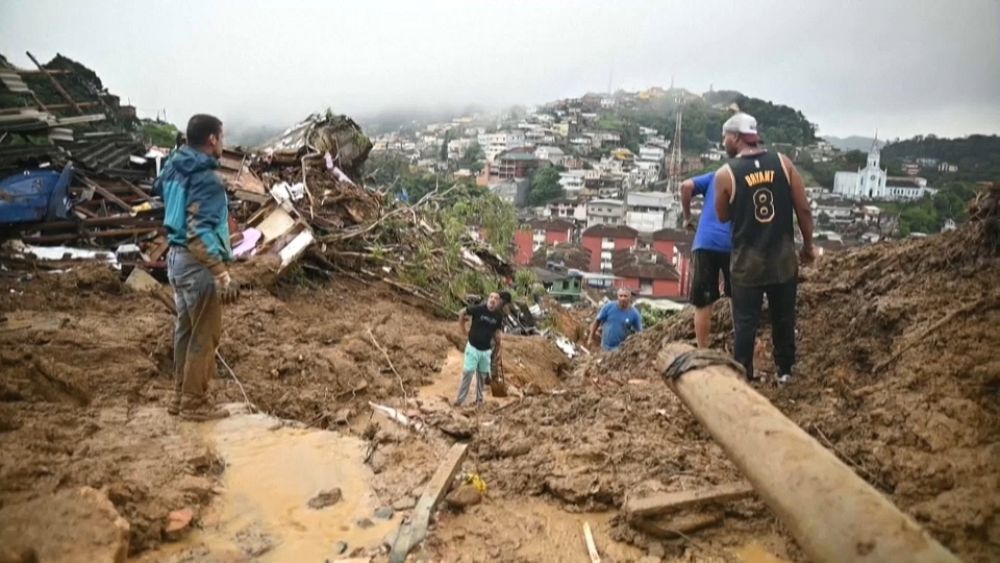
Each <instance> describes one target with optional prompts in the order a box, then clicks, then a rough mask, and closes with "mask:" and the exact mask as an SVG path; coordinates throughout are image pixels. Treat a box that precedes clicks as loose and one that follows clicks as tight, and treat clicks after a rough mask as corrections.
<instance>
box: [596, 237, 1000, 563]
mask: <svg viewBox="0 0 1000 563" xmlns="http://www.w3.org/2000/svg"><path fill="white" fill-rule="evenodd" d="M982 232H983V229H982V228H981V225H970V226H967V227H965V228H963V229H962V230H960V231H957V232H953V233H948V234H944V235H940V236H934V237H930V238H927V239H922V240H916V241H908V242H904V243H888V244H881V245H877V246H873V247H868V248H864V249H860V250H857V251H853V252H847V253H843V254H838V255H835V256H834V257H830V258H828V259H827V260H824V261H823V262H822V263H821V264H820V265H819V268H818V270H807V271H805V272H804V275H805V277H806V280H805V281H804V282H803V283H802V285H801V287H800V293H799V304H800V305H799V307H800V308H799V324H798V329H799V341H798V345H799V358H800V361H799V363H798V365H797V367H796V370H797V372H798V375H799V377H798V379H797V381H796V382H795V384H794V385H792V386H790V387H788V388H783V389H776V388H774V387H773V386H771V385H765V386H762V387H761V390H762V392H763V393H765V394H766V395H767V396H768V397H770V398H771V400H772V401H773V402H774V403H775V404H776V405H777V406H778V407H779V408H781V409H782V410H783V411H784V412H785V413H787V414H788V416H790V417H791V418H792V419H793V420H795V421H796V422H797V423H799V424H800V425H801V426H802V427H803V428H805V429H806V430H807V431H809V432H810V433H811V434H813V435H814V436H816V437H817V438H818V439H819V440H820V441H821V442H823V443H826V444H828V445H830V446H832V448H833V449H834V450H835V451H836V452H837V454H838V455H839V456H840V457H841V458H842V459H843V460H844V461H845V462H847V463H848V464H850V465H852V466H853V467H854V468H855V469H856V471H857V472H858V473H859V474H860V475H861V476H862V477H864V478H865V479H866V480H868V481H869V482H870V483H871V484H873V485H874V486H875V487H877V488H878V489H879V490H881V491H883V492H884V493H886V494H887V495H889V496H890V498H892V500H893V501H894V502H895V503H896V504H897V505H898V506H900V507H901V508H902V509H903V510H905V511H906V512H908V513H909V514H911V515H912V516H914V517H915V518H916V519H917V520H918V521H920V522H922V523H923V524H924V525H926V526H927V528H928V529H929V530H930V531H931V533H933V534H934V536H935V537H937V538H938V539H940V540H941V541H942V542H943V543H944V544H945V545H947V546H948V547H949V548H951V549H952V550H954V551H955V552H956V553H957V554H958V555H959V556H960V557H962V558H963V559H966V560H968V561H984V562H985V561H995V560H997V559H998V558H1000V518H998V514H1000V494H998V493H997V491H998V490H1000V401H998V399H1000V352H998V350H1000V330H998V329H997V327H1000V288H998V286H997V280H1000V258H998V256H997V253H996V247H995V246H993V244H992V243H990V241H986V240H984V238H983V236H982ZM728 313H729V311H728V303H720V304H718V305H717V307H716V311H715V327H714V328H715V331H716V333H715V335H714V336H715V343H716V345H718V346H722V347H726V348H727V349H728V348H729V347H730V346H731V330H732V321H731V317H730V316H729V314H728ZM691 320H692V319H691V312H690V311H685V312H684V313H683V314H681V315H678V316H677V317H676V318H674V319H672V320H671V321H670V322H667V323H664V324H663V325H661V326H658V327H656V328H655V329H654V330H652V331H649V332H648V333H646V334H644V335H642V337H641V338H638V339H636V340H635V341H634V342H629V343H628V344H627V345H626V346H625V349H624V350H623V351H622V352H621V353H620V354H616V355H612V356H610V357H608V358H606V359H605V360H604V362H603V363H602V364H601V365H600V366H598V365H597V364H591V365H590V366H588V370H587V373H588V374H589V375H592V376H595V377H602V378H607V379H610V380H613V381H623V380H626V379H627V378H630V377H643V376H647V375H649V376H652V375H653V374H649V372H648V370H645V369H644V368H645V366H646V365H647V364H648V361H647V360H648V358H651V357H653V355H654V353H655V351H656V350H658V349H659V347H660V346H661V344H662V343H663V342H668V341H672V340H689V341H690V340H693V338H694V334H693V328H692V324H691ZM761 338H762V340H763V341H764V343H765V344H766V346H760V347H759V348H760V350H759V352H760V354H759V355H760V356H761V358H760V359H761V360H762V361H761V362H759V368H758V369H763V370H764V371H767V370H772V371H773V363H772V362H771V361H770V358H769V357H768V355H769V354H768V351H769V350H770V334H769V333H768V330H767V327H766V326H765V327H764V328H763V329H762V333H761Z"/></svg>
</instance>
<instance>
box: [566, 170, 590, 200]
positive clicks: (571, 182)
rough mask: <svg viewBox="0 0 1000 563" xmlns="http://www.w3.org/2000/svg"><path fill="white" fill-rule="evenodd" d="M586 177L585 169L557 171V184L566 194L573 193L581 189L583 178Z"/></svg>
mask: <svg viewBox="0 0 1000 563" xmlns="http://www.w3.org/2000/svg"><path fill="white" fill-rule="evenodd" d="M586 177H587V171H586V170H567V171H566V172H560V173H559V185H560V186H562V189H563V191H565V192H566V193H567V194H568V195H572V194H575V193H577V192H579V191H580V190H582V189H583V187H584V180H585V179H586Z"/></svg>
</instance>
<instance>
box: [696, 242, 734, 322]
mask: <svg viewBox="0 0 1000 563" xmlns="http://www.w3.org/2000/svg"><path fill="white" fill-rule="evenodd" d="M693 254H694V281H693V282H692V283H691V303H692V304H693V305H694V306H695V307H699V308H701V307H708V306H709V305H711V304H712V303H715V302H716V300H718V299H719V295H720V292H719V272H722V278H723V282H724V284H725V289H724V291H725V294H726V296H729V295H732V293H733V289H732V285H730V281H729V253H728V252H716V251H714V250H695V251H694V252H693Z"/></svg>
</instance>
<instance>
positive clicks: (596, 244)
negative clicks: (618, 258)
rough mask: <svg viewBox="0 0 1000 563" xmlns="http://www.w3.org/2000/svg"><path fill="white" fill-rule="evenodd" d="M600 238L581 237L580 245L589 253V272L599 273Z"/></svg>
mask: <svg viewBox="0 0 1000 563" xmlns="http://www.w3.org/2000/svg"><path fill="white" fill-rule="evenodd" d="M601 240H603V239H602V238H601V237H594V236H586V237H583V240H582V241H581V244H583V247H584V248H586V249H587V250H589V251H590V267H589V268H588V270H589V271H591V272H600V271H601Z"/></svg>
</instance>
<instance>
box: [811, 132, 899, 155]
mask: <svg viewBox="0 0 1000 563" xmlns="http://www.w3.org/2000/svg"><path fill="white" fill-rule="evenodd" d="M823 140H825V141H826V142H828V143H830V144H831V145H833V146H834V147H836V148H838V149H840V150H842V151H844V152H847V151H862V152H868V149H870V148H872V143H873V142H875V139H874V138H872V137H862V136H859V135H851V136H850V137H833V136H829V137H823ZM878 144H879V146H880V147H884V146H885V141H879V142H878Z"/></svg>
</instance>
